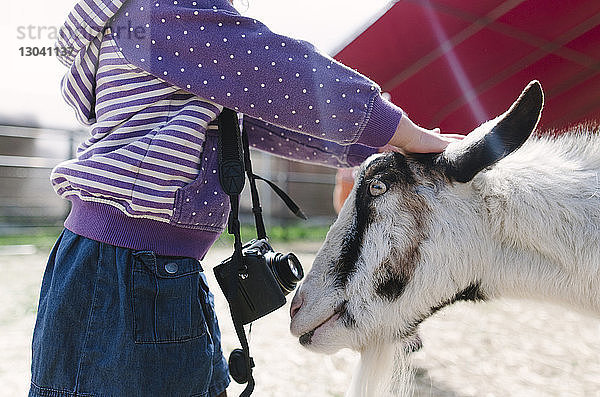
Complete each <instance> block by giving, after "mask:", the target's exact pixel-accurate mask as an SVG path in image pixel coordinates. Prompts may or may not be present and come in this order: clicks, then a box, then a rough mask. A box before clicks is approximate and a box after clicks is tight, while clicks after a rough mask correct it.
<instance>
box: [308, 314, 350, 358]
mask: <svg viewBox="0 0 600 397" xmlns="http://www.w3.org/2000/svg"><path fill="white" fill-rule="evenodd" d="M350 339H351V338H350V335H349V332H348V330H347V329H345V328H344V326H343V325H342V324H341V323H340V322H339V321H337V319H334V320H333V321H331V320H329V321H327V322H325V323H324V324H321V325H320V326H318V327H317V328H315V329H314V330H312V331H310V332H307V333H305V334H303V335H301V336H300V338H299V341H300V344H301V345H302V346H304V347H305V348H307V349H308V350H311V351H313V352H316V353H322V354H334V353H336V352H337V351H338V350H340V349H343V348H347V347H351V346H349V344H348V342H349V340H350Z"/></svg>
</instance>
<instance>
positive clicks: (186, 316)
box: [132, 251, 207, 343]
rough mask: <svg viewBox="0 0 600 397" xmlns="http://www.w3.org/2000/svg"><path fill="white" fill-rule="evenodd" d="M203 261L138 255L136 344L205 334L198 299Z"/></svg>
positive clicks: (135, 269) (146, 253)
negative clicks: (201, 262) (201, 263)
mask: <svg viewBox="0 0 600 397" xmlns="http://www.w3.org/2000/svg"><path fill="white" fill-rule="evenodd" d="M201 271H202V267H201V266H200V262H198V261H197V260H195V259H193V258H181V257H168V256H157V255H155V254H154V253H153V252H149V251H143V252H136V253H135V254H134V259H133V275H132V296H133V299H132V302H133V321H134V324H133V330H134V338H135V342H136V343H175V342H185V341H187V340H190V339H194V338H198V337H201V336H203V335H205V334H206V332H207V325H206V319H205V317H204V313H203V309H202V304H201V302H200V301H199V299H198V294H199V292H200V291H199V288H200V284H199V283H200V272H201Z"/></svg>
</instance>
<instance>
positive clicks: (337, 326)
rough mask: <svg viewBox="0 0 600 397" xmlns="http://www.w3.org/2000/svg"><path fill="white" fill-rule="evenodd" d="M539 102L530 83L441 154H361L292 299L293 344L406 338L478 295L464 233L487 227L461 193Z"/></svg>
mask: <svg viewBox="0 0 600 397" xmlns="http://www.w3.org/2000/svg"><path fill="white" fill-rule="evenodd" d="M542 106H543V93H542V89H541V86H540V84H539V83H538V82H537V81H534V82H531V83H530V84H529V85H528V86H527V87H526V89H525V90H524V91H523V93H522V94H521V96H520V97H519V98H518V99H517V101H516V102H515V103H514V104H513V105H512V106H511V108H510V109H509V110H508V111H507V112H506V113H504V114H503V115H501V116H499V117H497V118H496V119H494V120H492V121H488V122H486V123H484V124H483V125H482V126H480V127H479V128H478V129H476V130H475V131H473V132H472V133H471V134H469V136H468V137H467V138H465V139H464V140H463V141H461V142H455V143H452V144H451V145H450V146H449V147H448V148H447V149H446V151H445V152H444V153H441V154H432V155H410V156H404V155H402V154H399V153H388V154H380V155H375V156H372V157H371V158H370V159H368V160H367V161H366V162H365V163H364V164H363V165H362V166H361V167H360V169H359V170H358V175H357V178H356V182H355V186H354V189H353V191H352V193H351V194H350V196H349V197H348V199H347V200H346V202H345V204H344V206H343V208H342V210H341V212H340V214H339V217H338V219H337V220H336V222H335V223H334V224H333V225H332V227H331V229H330V230H329V233H328V234H327V238H326V240H325V242H324V244H323V246H322V247H321V249H320V251H319V253H318V254H317V256H316V259H315V262H314V264H313V267H312V269H311V270H310V272H309V274H308V275H307V277H306V280H305V281H304V283H303V284H302V286H301V287H300V288H299V290H298V291H297V293H296V296H295V298H294V302H293V303H292V313H291V314H292V323H291V331H292V333H293V334H294V335H296V336H298V337H300V343H301V344H303V345H305V346H306V347H308V348H310V349H313V350H316V351H322V352H334V351H336V350H338V349H340V348H343V347H350V348H353V349H355V350H362V349H363V348H364V347H365V346H367V345H368V344H369V343H370V341H373V340H378V341H380V342H382V341H385V342H391V341H407V340H410V339H411V338H412V336H413V335H414V333H415V330H416V327H417V325H418V324H419V323H420V322H422V321H423V320H424V319H425V318H427V317H429V316H430V315H431V314H432V313H434V312H435V311H436V310H438V309H439V308H441V307H443V306H446V305H448V304H450V303H452V302H454V301H456V300H464V299H482V298H484V297H485V292H486V291H485V288H484V287H482V286H481V285H480V283H479V280H478V279H477V277H478V276H477V274H476V273H477V272H476V270H475V269H476V268H477V266H478V264H477V262H478V261H481V260H483V259H481V258H483V255H482V253H481V252H480V251H479V250H480V248H479V247H478V245H480V244H481V242H480V241H478V242H476V241H473V239H471V238H472V237H473V238H474V237H478V238H479V239H481V238H485V237H482V235H484V234H485V233H482V230H481V228H482V225H481V222H479V221H477V217H476V213H477V212H478V211H480V209H479V208H477V206H476V205H474V204H473V203H471V201H470V200H468V199H466V198H468V197H469V195H470V194H471V193H470V192H471V191H472V189H473V188H472V186H471V184H470V183H469V182H470V181H471V180H473V178H474V177H475V176H476V175H477V174H478V173H479V172H480V171H482V170H484V169H485V168H488V167H490V166H492V165H493V164H494V163H496V162H497V161H499V160H500V159H502V158H504V157H505V156H507V155H508V154H510V153H511V152H513V151H514V150H516V149H518V148H519V147H520V146H521V145H522V144H523V142H524V141H525V140H526V139H527V138H528V136H529V135H530V134H531V132H532V131H533V130H534V129H535V126H536V125H537V122H538V120H539V117H540V113H541V109H542ZM467 253H468V255H466V254H467ZM465 257H469V258H471V259H470V263H465V260H464V259H463V258H465Z"/></svg>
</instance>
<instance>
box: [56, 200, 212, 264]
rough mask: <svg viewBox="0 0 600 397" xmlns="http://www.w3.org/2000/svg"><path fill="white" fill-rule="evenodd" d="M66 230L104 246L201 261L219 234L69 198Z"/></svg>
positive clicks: (101, 204) (102, 204) (106, 205)
mask: <svg viewBox="0 0 600 397" xmlns="http://www.w3.org/2000/svg"><path fill="white" fill-rule="evenodd" d="M69 200H71V203H72V208H71V212H70V213H69V216H68V217H67V219H66V220H65V227H66V228H67V229H69V230H70V231H72V232H73V233H75V234H79V235H80V236H83V237H87V238H89V239H92V240H96V241H100V242H102V243H106V244H110V245H114V246H117V247H123V248H129V249H132V250H141V251H153V252H154V253H156V254H157V255H166V256H186V257H191V258H195V259H199V260H200V259H202V258H204V255H206V252H207V251H208V249H209V248H210V247H211V246H212V245H213V243H214V242H215V241H216V240H217V238H219V235H220V234H221V233H220V232H213V231H206V230H199V229H189V228H185V227H178V226H175V225H173V224H170V223H166V222H159V221H155V220H151V219H146V218H133V217H130V216H127V215H126V214H124V213H123V212H122V211H121V210H119V209H118V208H115V207H114V206H111V205H108V204H104V203H97V202H93V201H83V200H81V199H79V198H77V197H70V198H69Z"/></svg>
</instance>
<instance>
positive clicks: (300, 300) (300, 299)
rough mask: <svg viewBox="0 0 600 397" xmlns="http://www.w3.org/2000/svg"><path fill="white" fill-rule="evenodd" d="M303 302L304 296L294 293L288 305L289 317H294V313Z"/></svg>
mask: <svg viewBox="0 0 600 397" xmlns="http://www.w3.org/2000/svg"><path fill="white" fill-rule="evenodd" d="M303 302H304V298H303V297H302V296H301V295H299V294H296V296H294V299H292V304H291V306H290V318H292V319H293V318H294V316H295V315H296V313H298V311H299V310H300V308H301V307H302V303H303Z"/></svg>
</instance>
